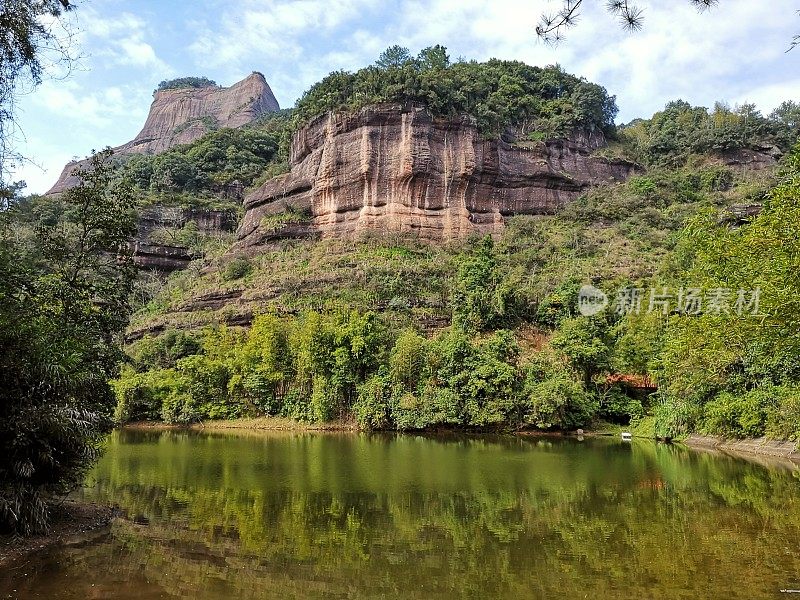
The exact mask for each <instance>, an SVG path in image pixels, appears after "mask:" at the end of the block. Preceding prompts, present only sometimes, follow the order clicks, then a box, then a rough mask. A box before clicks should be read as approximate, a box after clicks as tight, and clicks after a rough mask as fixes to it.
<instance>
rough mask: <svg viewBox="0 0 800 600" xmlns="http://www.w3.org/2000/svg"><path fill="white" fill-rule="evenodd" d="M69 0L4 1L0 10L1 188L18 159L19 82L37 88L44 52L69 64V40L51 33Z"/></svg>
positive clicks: (70, 7)
mask: <svg viewBox="0 0 800 600" xmlns="http://www.w3.org/2000/svg"><path fill="white" fill-rule="evenodd" d="M73 7H74V5H73V4H72V3H71V1H70V0H4V2H3V6H2V8H0V33H1V34H2V35H0V187H2V188H6V187H8V186H9V182H8V174H9V169H10V168H11V167H13V166H14V164H16V163H17V162H18V161H19V159H20V156H19V155H18V154H17V153H15V152H14V151H13V148H12V144H11V142H12V137H13V126H14V101H15V98H16V94H17V89H18V85H19V83H20V81H21V80H23V81H24V80H27V81H29V82H30V83H32V84H33V85H38V84H39V83H41V81H42V76H43V75H44V67H43V65H42V58H41V54H42V52H43V51H46V52H47V53H48V54H49V55H53V54H55V55H56V56H57V57H58V58H59V59H61V60H64V61H69V53H68V43H69V39H67V40H64V39H60V38H59V37H58V36H57V35H56V34H55V33H54V25H53V22H58V19H59V17H61V16H62V14H63V13H64V12H65V11H69V10H71V9H72V8H73Z"/></svg>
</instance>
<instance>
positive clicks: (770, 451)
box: [683, 434, 800, 463]
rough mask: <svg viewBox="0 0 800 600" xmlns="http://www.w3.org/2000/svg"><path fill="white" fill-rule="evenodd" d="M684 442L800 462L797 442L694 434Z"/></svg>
mask: <svg viewBox="0 0 800 600" xmlns="http://www.w3.org/2000/svg"><path fill="white" fill-rule="evenodd" d="M683 443H684V444H686V445H687V446H689V447H690V448H695V449H703V450H719V451H722V452H727V453H730V454H741V455H750V456H764V457H769V458H779V459H783V460H790V461H793V462H796V463H800V450H798V447H797V446H798V445H797V443H796V442H788V441H780V440H768V439H766V438H757V439H746V440H726V439H723V438H718V437H710V436H703V435H697V434H692V435H690V436H689V437H688V438H686V439H685V440H683Z"/></svg>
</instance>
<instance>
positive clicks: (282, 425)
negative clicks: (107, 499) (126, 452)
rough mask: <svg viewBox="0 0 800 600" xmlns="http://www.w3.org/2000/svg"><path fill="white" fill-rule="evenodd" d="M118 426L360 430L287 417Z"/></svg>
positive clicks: (352, 424) (347, 423) (345, 424)
mask: <svg viewBox="0 0 800 600" xmlns="http://www.w3.org/2000/svg"><path fill="white" fill-rule="evenodd" d="M118 428H119V429H129V430H136V431H226V430H227V431H230V430H243V431H359V429H358V425H357V424H356V423H355V421H344V420H336V421H328V422H326V423H301V422H300V421H295V420H293V419H288V418H285V417H254V418H241V419H219V420H213V421H203V422H199V423H191V424H189V425H172V424H169V423H164V422H161V421H137V422H134V423H126V424H124V425H120V426H119V427H118Z"/></svg>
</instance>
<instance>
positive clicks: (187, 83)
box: [155, 76, 217, 92]
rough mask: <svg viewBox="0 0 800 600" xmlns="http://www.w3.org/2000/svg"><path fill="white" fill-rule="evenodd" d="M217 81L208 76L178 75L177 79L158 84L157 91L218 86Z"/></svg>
mask: <svg viewBox="0 0 800 600" xmlns="http://www.w3.org/2000/svg"><path fill="white" fill-rule="evenodd" d="M216 85H217V82H216V81H212V80H211V79H209V78H208V77H205V76H201V77H178V78H176V79H165V80H164V81H162V82H161V83H159V84H158V87H157V88H156V90H155V91H157V92H160V91H162V90H180V89H184V88H203V87H216Z"/></svg>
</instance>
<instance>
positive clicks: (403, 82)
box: [295, 46, 617, 137]
mask: <svg viewBox="0 0 800 600" xmlns="http://www.w3.org/2000/svg"><path fill="white" fill-rule="evenodd" d="M409 102H411V103H419V104H422V105H425V106H427V107H428V109H430V110H431V112H432V113H433V114H434V115H438V116H451V117H452V116H458V115H465V114H466V115H472V116H473V117H475V119H476V120H477V124H478V127H479V129H480V130H481V131H482V132H483V133H485V134H487V135H496V134H499V133H501V132H502V131H504V130H505V129H506V128H508V127H512V126H513V127H515V128H517V129H518V130H520V131H521V132H522V133H523V134H531V133H532V132H538V134H539V135H540V136H545V137H547V136H554V137H555V136H558V135H564V134H566V133H569V132H570V131H572V130H573V129H575V128H587V129H599V130H603V131H610V130H612V129H613V126H614V118H615V117H616V114H617V106H616V102H615V99H614V97H613V96H609V95H608V93H607V92H606V90H605V89H604V88H603V87H601V86H599V85H597V84H593V83H590V82H588V81H586V80H585V79H582V78H578V77H574V76H572V75H569V74H567V73H565V72H564V71H563V70H561V68H559V67H545V68H540V67H531V66H528V65H526V64H524V63H521V62H517V61H503V60H497V59H492V60H489V61H487V62H484V63H479V62H475V61H470V62H465V61H458V62H455V63H451V62H450V58H449V56H448V55H447V49H446V48H444V47H442V46H432V47H429V48H425V49H424V50H422V51H421V52H420V53H419V54H418V55H417V56H416V57H412V56H411V54H410V53H409V51H408V50H407V49H406V48H401V47H399V46H393V47H391V48H389V49H387V50H386V51H385V52H384V53H383V54H382V55H381V56H380V58H379V59H378V61H377V62H376V63H375V64H374V65H372V66H369V67H365V68H363V69H360V70H359V71H356V72H355V73H350V72H347V71H335V72H333V73H331V74H330V75H328V76H327V77H325V78H324V79H323V80H322V81H320V82H319V83H317V84H315V85H313V86H312V87H311V88H310V89H309V90H308V91H306V92H305V93H304V94H303V96H302V97H301V98H300V99H299V100H298V101H297V107H296V110H295V119H296V122H297V123H298V124H304V123H306V122H308V121H309V120H311V119H312V118H314V117H316V116H317V115H319V114H322V113H325V112H327V111H335V110H358V109H360V108H363V107H365V106H369V105H372V104H381V103H401V104H406V103H409Z"/></svg>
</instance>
